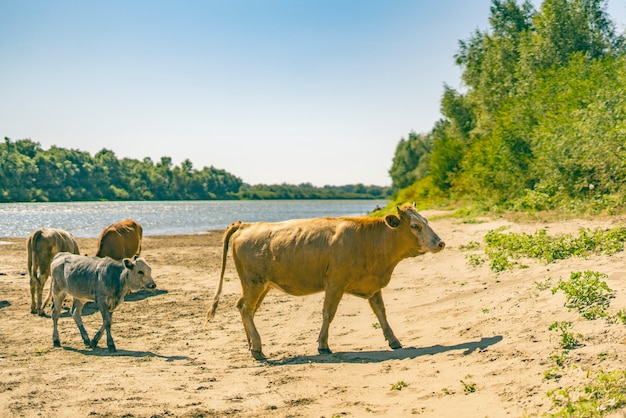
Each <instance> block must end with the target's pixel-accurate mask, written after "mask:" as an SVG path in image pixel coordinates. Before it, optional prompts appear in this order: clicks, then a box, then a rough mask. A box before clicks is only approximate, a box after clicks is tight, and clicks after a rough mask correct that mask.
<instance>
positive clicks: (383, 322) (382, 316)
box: [368, 290, 402, 350]
mask: <svg viewBox="0 0 626 418" xmlns="http://www.w3.org/2000/svg"><path fill="white" fill-rule="evenodd" d="M368 301H369V303H370V306H371V307H372V310H373V311H374V314H375V315H376V318H378V323H379V324H380V327H381V328H382V330H383V335H384V336H385V339H386V340H387V341H388V342H389V347H391V348H393V349H394V350H395V349H397V348H402V344H400V341H398V339H397V338H396V336H395V335H394V333H393V331H392V330H391V327H390V326H389V322H387V313H386V311H385V303H384V302H383V295H382V293H381V291H380V290H379V291H378V292H376V293H374V295H373V296H372V297H371V298H369V299H368Z"/></svg>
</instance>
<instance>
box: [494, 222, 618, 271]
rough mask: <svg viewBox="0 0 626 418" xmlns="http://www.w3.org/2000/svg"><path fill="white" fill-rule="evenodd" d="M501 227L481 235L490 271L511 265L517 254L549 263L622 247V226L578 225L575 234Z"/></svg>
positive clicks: (610, 251) (614, 250)
mask: <svg viewBox="0 0 626 418" xmlns="http://www.w3.org/2000/svg"><path fill="white" fill-rule="evenodd" d="M502 231H503V228H499V229H495V230H491V231H489V232H488V233H487V234H486V235H485V253H486V254H487V256H488V257H489V259H490V260H491V262H490V266H491V269H492V270H493V271H504V270H507V269H510V268H512V267H513V266H514V263H513V262H512V261H511V258H513V259H516V258H519V257H521V256H525V257H532V258H537V259H539V260H541V261H543V262H546V263H551V262H553V261H555V260H562V259H565V258H569V257H572V256H576V257H584V256H587V255H589V254H602V255H612V254H614V253H616V252H618V251H623V250H624V242H626V227H616V228H612V229H609V230H602V229H595V230H590V229H586V228H580V229H579V230H578V236H577V237H576V236H573V235H572V234H563V235H558V236H549V235H548V234H547V232H546V230H545V229H540V230H538V231H536V232H535V233H534V234H532V235H531V234H526V233H519V234H516V233H508V234H505V233H503V232H502Z"/></svg>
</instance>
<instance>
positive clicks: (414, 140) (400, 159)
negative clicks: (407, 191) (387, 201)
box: [389, 132, 432, 191]
mask: <svg viewBox="0 0 626 418" xmlns="http://www.w3.org/2000/svg"><path fill="white" fill-rule="evenodd" d="M431 146H432V138H431V137H430V136H428V135H418V134H416V133H415V132H410V133H409V138H408V139H404V138H402V139H400V142H399V143H398V145H397V147H396V152H395V154H394V156H393V162H392V165H391V169H390V170H389V175H390V176H391V181H392V188H393V190H395V191H398V190H400V189H403V188H405V187H408V186H410V185H411V184H412V183H414V182H415V181H417V180H419V179H420V178H422V177H424V176H425V174H426V172H427V170H428V165H427V159H428V154H429V153H430V149H431Z"/></svg>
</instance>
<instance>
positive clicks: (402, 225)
mask: <svg viewBox="0 0 626 418" xmlns="http://www.w3.org/2000/svg"><path fill="white" fill-rule="evenodd" d="M397 211H398V214H397V215H395V214H389V215H387V216H385V223H386V224H387V225H388V226H389V227H391V228H394V229H397V230H398V231H402V232H403V236H406V237H407V238H409V243H408V248H407V251H408V252H409V253H410V255H411V256H415V255H419V254H424V253H427V252H431V253H437V252H439V251H441V250H443V249H444V248H445V246H446V243H445V242H443V241H442V240H441V238H439V236H438V235H437V234H436V233H435V231H433V230H432V228H431V227H430V226H429V225H428V221H427V220H426V218H424V217H423V216H422V215H420V214H419V213H418V212H417V210H416V209H415V206H413V205H410V204H405V205H403V206H402V207H398V208H397ZM405 231H406V232H405Z"/></svg>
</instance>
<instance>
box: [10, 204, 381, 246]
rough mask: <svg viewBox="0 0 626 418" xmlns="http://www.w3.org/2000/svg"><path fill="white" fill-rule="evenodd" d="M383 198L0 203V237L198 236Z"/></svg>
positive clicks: (334, 212) (358, 208)
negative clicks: (130, 226) (110, 228)
mask: <svg viewBox="0 0 626 418" xmlns="http://www.w3.org/2000/svg"><path fill="white" fill-rule="evenodd" d="M386 204H387V201H385V200H252V201H250V200H247V201H242V200H228V201H172V202H71V203H3V204H0V237H4V238H21V237H24V238H25V237H27V236H28V235H29V234H30V233H31V232H32V231H34V230H35V229H37V228H41V227H51V228H61V229H65V230H66V231H69V232H71V233H72V234H73V235H74V236H75V237H79V238H96V237H98V235H100V231H102V229H103V228H104V227H106V226H107V225H110V224H112V223H115V222H118V221H120V220H122V219H125V218H133V219H134V220H136V221H137V222H139V223H140V224H141V226H142V227H143V233H144V235H145V236H150V235H176V234H199V233H204V232H206V231H211V230H220V229H224V228H225V227H226V226H228V225H229V224H230V223H231V222H234V221H237V220H241V221H244V222H257V221H269V222H277V221H283V220H287V219H298V218H316V217H325V216H351V215H365V214H367V213H369V212H371V211H372V210H374V209H375V208H376V206H381V207H383V206H385V205H386Z"/></svg>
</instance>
